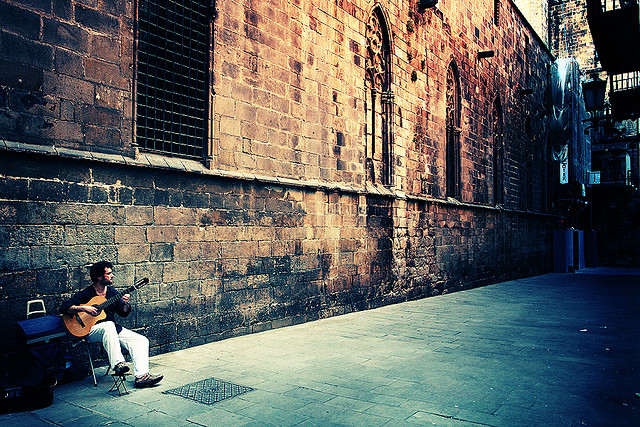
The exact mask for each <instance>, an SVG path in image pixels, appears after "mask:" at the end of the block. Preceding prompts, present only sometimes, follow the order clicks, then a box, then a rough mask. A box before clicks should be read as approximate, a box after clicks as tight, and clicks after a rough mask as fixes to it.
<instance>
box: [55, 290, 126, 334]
mask: <svg viewBox="0 0 640 427" xmlns="http://www.w3.org/2000/svg"><path fill="white" fill-rule="evenodd" d="M117 294H118V291H116V290H115V289H114V288H112V287H111V286H107V294H106V298H107V299H109V298H111V297H114V296H116V295H117ZM96 296H98V294H97V293H96V289H95V288H94V287H93V286H89V287H87V288H85V289H83V290H82V291H80V292H77V293H76V294H75V295H73V296H72V297H71V298H69V299H68V300H66V301H65V302H63V303H62V305H61V306H60V308H59V309H58V311H59V312H60V313H64V314H69V313H68V312H67V311H68V310H69V308H71V306H72V305H85V304H86V303H87V302H89V300H90V299H91V298H93V297H96ZM124 305H125V304H124V302H122V298H118V300H117V301H116V302H115V303H113V304H111V305H110V306H109V307H107V308H105V309H104V312H105V314H106V315H107V317H106V318H105V319H103V320H101V321H100V322H107V321H109V320H110V321H112V322H113V323H115V324H116V330H117V331H118V333H120V331H122V326H120V325H118V324H117V323H116V319H115V314H116V313H117V314H118V316H122V317H127V316H128V315H129V313H131V310H129V311H124ZM100 322H98V323H100Z"/></svg>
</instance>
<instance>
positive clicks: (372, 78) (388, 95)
mask: <svg viewBox="0 0 640 427" xmlns="http://www.w3.org/2000/svg"><path fill="white" fill-rule="evenodd" d="M366 37H367V56H366V63H365V66H366V81H365V89H366V91H367V93H366V103H365V109H366V114H367V127H366V131H365V133H366V139H367V142H366V165H365V168H366V172H367V180H368V181H369V182H374V183H379V184H383V185H390V184H391V183H392V179H391V176H392V170H391V156H392V153H391V147H392V125H393V123H392V116H393V106H394V101H393V93H392V92H391V46H390V39H389V29H388V26H387V23H386V20H385V18H384V15H383V13H382V10H381V9H380V8H379V7H376V8H375V9H374V10H373V12H372V13H371V16H369V19H368V21H367V26H366Z"/></svg>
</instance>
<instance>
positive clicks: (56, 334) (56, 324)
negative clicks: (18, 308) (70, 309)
mask: <svg viewBox="0 0 640 427" xmlns="http://www.w3.org/2000/svg"><path fill="white" fill-rule="evenodd" d="M17 323H18V330H17V341H18V342H17V344H18V346H17V347H18V354H22V355H30V356H32V357H34V358H35V359H36V360H37V361H38V363H39V364H40V367H41V374H42V380H44V378H45V377H46V376H49V375H51V374H55V373H57V372H60V370H61V364H62V356H63V348H64V347H63V344H64V340H65V338H66V336H67V331H66V329H65V327H64V323H63V322H62V319H61V318H60V317H58V316H42V317H36V318H35V319H27V320H21V321H19V322H17Z"/></svg>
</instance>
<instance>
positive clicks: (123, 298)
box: [122, 294, 131, 304]
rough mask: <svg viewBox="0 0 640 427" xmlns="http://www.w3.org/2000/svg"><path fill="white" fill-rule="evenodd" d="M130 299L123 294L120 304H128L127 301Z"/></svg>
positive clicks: (127, 295)
mask: <svg viewBox="0 0 640 427" xmlns="http://www.w3.org/2000/svg"><path fill="white" fill-rule="evenodd" d="M130 299H131V295H129V294H124V295H122V302H123V303H125V304H129V300H130Z"/></svg>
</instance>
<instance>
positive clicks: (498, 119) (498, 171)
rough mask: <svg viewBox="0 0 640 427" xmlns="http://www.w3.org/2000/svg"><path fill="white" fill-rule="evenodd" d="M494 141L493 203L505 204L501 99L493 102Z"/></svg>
mask: <svg viewBox="0 0 640 427" xmlns="http://www.w3.org/2000/svg"><path fill="white" fill-rule="evenodd" d="M491 122H492V126H491V127H492V138H491V139H492V141H493V203H494V204H495V205H499V204H502V203H504V187H503V186H504V164H503V162H504V131H503V123H502V104H501V103H500V98H496V99H495V101H494V102H493V112H492V113H491Z"/></svg>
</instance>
